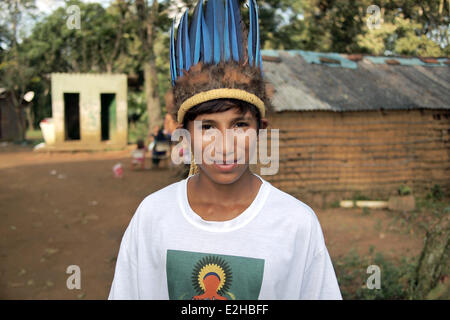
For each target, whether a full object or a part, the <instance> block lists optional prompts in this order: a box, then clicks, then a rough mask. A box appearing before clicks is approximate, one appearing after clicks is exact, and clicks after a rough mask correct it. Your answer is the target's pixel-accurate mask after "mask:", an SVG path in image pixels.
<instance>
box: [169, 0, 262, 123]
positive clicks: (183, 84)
mask: <svg viewBox="0 0 450 320" xmlns="http://www.w3.org/2000/svg"><path fill="white" fill-rule="evenodd" d="M248 9H249V20H250V25H249V28H248V29H247V28H246V26H245V25H244V23H243V21H242V17H241V11H240V7H239V1H238V0H208V1H207V2H206V5H205V1H204V0H199V1H198V3H197V5H196V7H195V9H194V12H193V14H192V17H191V21H190V23H188V13H189V9H187V10H186V12H185V13H184V14H183V16H182V17H181V20H180V23H179V25H178V30H177V31H176V32H175V22H174V23H173V24H172V30H171V34H170V72H171V77H172V87H173V88H172V94H173V103H174V105H173V108H174V110H173V111H175V112H176V113H177V120H178V123H182V122H183V119H184V115H185V113H186V111H187V110H189V109H190V108H192V107H194V106H196V105H199V104H201V103H203V102H206V101H210V100H215V99H226V98H228V99H238V100H242V101H245V102H248V103H250V104H252V105H254V106H255V107H257V108H258V109H259V111H260V113H261V116H262V117H264V115H265V110H266V107H267V106H268V105H269V98H268V94H267V92H268V89H267V86H266V84H265V82H264V80H263V71H262V70H263V68H262V57H261V46H260V34H259V18H258V5H257V3H256V0H249V6H248ZM175 35H176V39H175ZM175 112H174V113H175Z"/></svg>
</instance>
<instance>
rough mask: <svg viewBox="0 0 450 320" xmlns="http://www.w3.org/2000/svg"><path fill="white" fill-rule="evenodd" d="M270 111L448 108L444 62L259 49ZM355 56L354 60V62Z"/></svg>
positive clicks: (449, 98) (448, 79)
mask: <svg viewBox="0 0 450 320" xmlns="http://www.w3.org/2000/svg"><path fill="white" fill-rule="evenodd" d="M263 56H264V57H265V58H264V62H263V67H264V75H265V78H266V80H268V81H269V82H271V83H272V84H273V85H274V86H275V90H276V93H275V95H274V97H273V99H272V103H273V106H274V109H275V111H278V112H279V111H312V110H328V111H360V110H380V109H386V110H388V109H391V110H392V109H395V110H398V109H419V108H427V109H450V72H449V71H450V70H449V65H448V60H447V59H446V58H442V59H429V60H423V59H422V60H420V59H418V58H410V59H408V58H392V57H370V56H364V57H363V56H360V57H356V58H355V56H344V55H339V54H336V53H316V52H305V51H299V50H297V51H263ZM358 60H359V61H358Z"/></svg>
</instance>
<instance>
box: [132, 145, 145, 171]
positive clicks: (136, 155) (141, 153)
mask: <svg viewBox="0 0 450 320" xmlns="http://www.w3.org/2000/svg"><path fill="white" fill-rule="evenodd" d="M145 151H146V150H145V144H144V140H142V139H139V140H138V141H137V147H136V149H135V150H133V152H132V153H131V170H134V169H135V168H136V166H140V168H141V169H142V170H143V169H145Z"/></svg>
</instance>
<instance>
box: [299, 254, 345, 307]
mask: <svg viewBox="0 0 450 320" xmlns="http://www.w3.org/2000/svg"><path fill="white" fill-rule="evenodd" d="M300 299H301V300H342V296H341V291H340V290H339V285H338V282H337V279H336V274H335V272H334V268H333V264H332V263H331V258H330V255H329V254H328V250H327V249H326V248H323V249H322V250H321V251H320V252H319V253H317V254H316V255H315V256H314V258H313V260H312V262H311V264H310V266H309V267H308V269H307V270H306V272H305V274H304V277H303V284H302V290H301V294H300Z"/></svg>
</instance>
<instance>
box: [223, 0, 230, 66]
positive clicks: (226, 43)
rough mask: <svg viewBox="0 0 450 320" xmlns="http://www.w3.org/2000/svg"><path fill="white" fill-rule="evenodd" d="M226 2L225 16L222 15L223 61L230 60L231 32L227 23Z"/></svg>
mask: <svg viewBox="0 0 450 320" xmlns="http://www.w3.org/2000/svg"><path fill="white" fill-rule="evenodd" d="M228 18H229V15H228V1H227V2H226V3H225V14H224V25H223V58H224V59H225V61H228V60H230V41H231V39H230V37H231V32H230V31H231V30H230V24H229V23H228Z"/></svg>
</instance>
